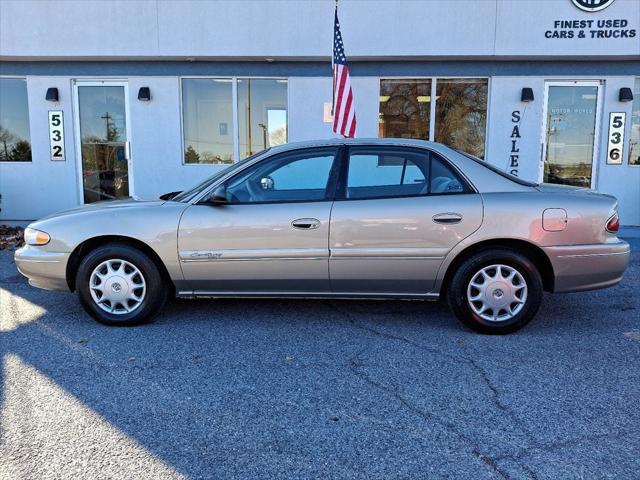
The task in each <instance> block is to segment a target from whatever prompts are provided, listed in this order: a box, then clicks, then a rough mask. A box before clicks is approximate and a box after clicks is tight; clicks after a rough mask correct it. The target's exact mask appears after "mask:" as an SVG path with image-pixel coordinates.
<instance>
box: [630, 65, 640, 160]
mask: <svg viewBox="0 0 640 480" xmlns="http://www.w3.org/2000/svg"><path fill="white" fill-rule="evenodd" d="M631 108H632V112H631V140H630V142H629V165H638V166H640V77H638V78H636V83H635V85H634V87H633V106H632V107H631Z"/></svg>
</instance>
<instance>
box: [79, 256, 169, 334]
mask: <svg viewBox="0 0 640 480" xmlns="http://www.w3.org/2000/svg"><path fill="white" fill-rule="evenodd" d="M76 287H77V290H78V295H79V297H80V303H81V304H82V306H83V307H84V309H85V310H86V311H87V313H89V315H91V316H92V317H93V318H95V319H96V320H97V321H98V322H100V323H104V324H106V325H121V326H130V325H139V324H141V323H145V322H148V321H150V320H151V319H152V318H153V317H154V316H155V315H156V314H157V313H158V312H159V311H160V310H161V309H162V307H163V305H164V303H165V301H166V298H167V286H166V284H165V282H164V281H163V278H162V275H161V273H160V271H159V269H158V267H157V266H156V264H155V263H154V262H153V261H152V260H151V259H150V258H149V257H148V256H147V255H145V254H144V253H143V252H141V251H140V250H138V249H136V248H134V247H132V246H129V245H125V244H116V243H111V244H107V245H103V246H100V247H98V248H96V249H95V250H92V251H91V252H89V253H88V254H87V256H86V257H84V258H83V259H82V262H80V266H79V268H78V272H77V276H76Z"/></svg>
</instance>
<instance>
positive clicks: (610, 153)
mask: <svg viewBox="0 0 640 480" xmlns="http://www.w3.org/2000/svg"><path fill="white" fill-rule="evenodd" d="M626 115H627V114H626V113H624V112H618V113H616V112H611V114H610V115H609V145H608V147H607V164H609V165H622V146H623V145H624V121H625V117H626Z"/></svg>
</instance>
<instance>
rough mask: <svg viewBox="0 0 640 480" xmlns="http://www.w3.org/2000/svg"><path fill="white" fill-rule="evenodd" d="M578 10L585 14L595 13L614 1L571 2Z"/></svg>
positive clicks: (588, 0) (576, 0) (575, 0)
mask: <svg viewBox="0 0 640 480" xmlns="http://www.w3.org/2000/svg"><path fill="white" fill-rule="evenodd" d="M571 1H572V2H573V4H574V5H575V6H576V7H578V8H579V9H580V10H584V11H585V12H597V11H599V10H603V9H605V8H607V7H608V6H609V5H611V4H612V3H613V2H614V0H571Z"/></svg>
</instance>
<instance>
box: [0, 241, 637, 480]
mask: <svg viewBox="0 0 640 480" xmlns="http://www.w3.org/2000/svg"><path fill="white" fill-rule="evenodd" d="M638 292H640V240H634V241H633V259H632V265H631V266H630V269H629V270H628V272H627V275H626V278H625V279H624V281H623V283H622V284H621V285H619V286H617V287H615V288H612V289H609V290H604V291H598V292H586V293H579V294H570V295H563V296H560V295H558V296H552V295H547V296H546V298H545V301H544V304H543V307H542V309H541V311H540V313H539V315H538V317H537V319H536V320H534V322H533V323H532V324H530V325H529V326H528V327H527V328H526V329H525V330H524V331H522V332H520V333H518V334H514V335H510V336H504V337H490V336H481V335H478V334H474V333H472V332H470V331H468V330H466V329H464V328H463V327H461V326H460V325H459V324H458V323H457V322H456V321H455V319H454V318H453V316H452V315H451V314H450V313H449V312H448V310H447V309H446V308H445V306H444V305H442V304H425V303H421V302H399V301H392V302H373V301H370V302H361V301H357V302H356V301H307V300H305V301H293V300H287V301H272V300H225V301H174V302H172V303H171V304H170V305H169V306H168V308H167V309H166V311H165V312H164V313H163V314H162V315H161V316H160V317H159V318H158V319H157V321H156V322H155V323H153V324H151V325H148V326H143V327H136V328H108V327H104V326H101V325H99V324H97V323H94V322H93V321H92V320H90V319H89V318H88V317H87V316H86V315H85V314H84V312H83V311H82V310H81V307H80V306H79V304H78V303H77V301H76V298H75V296H74V295H72V294H65V293H53V292H46V291H41V290H37V289H34V288H31V287H29V286H28V284H27V283H26V281H25V280H24V279H23V278H22V277H21V276H20V275H19V274H18V273H17V271H16V270H15V265H14V264H13V261H12V252H10V251H7V250H5V251H1V252H0V312H1V313H0V315H1V316H0V359H1V360H2V369H0V478H2V479H12V480H13V479H34V478H85V479H86V478H122V479H124V478H127V479H128V478H211V479H222V478H239V479H256V478H296V479H298V478H340V479H346V478H363V479H364V478H366V479H370V478H464V479H491V478H498V479H506V478H513V479H519V478H522V479H554V480H555V479H608V478H611V479H613V478H615V479H627V478H628V479H637V478H639V476H640V473H639V472H640V408H638V406H639V405H640V293H638Z"/></svg>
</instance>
